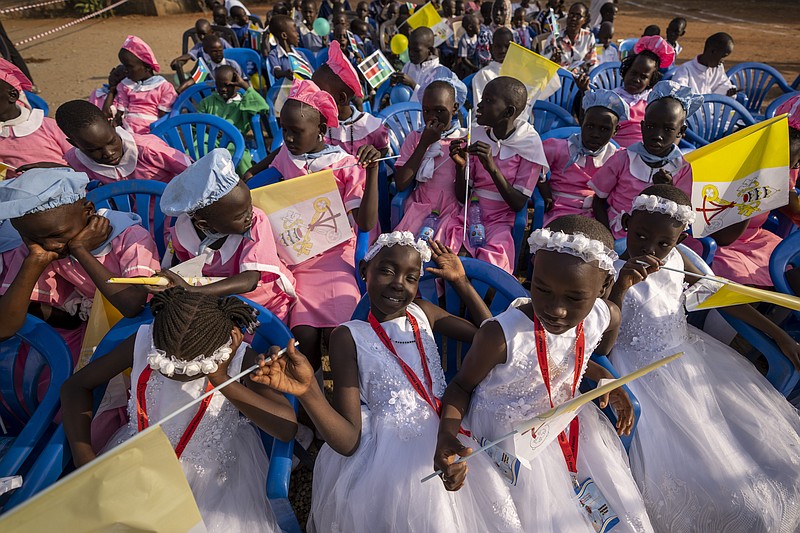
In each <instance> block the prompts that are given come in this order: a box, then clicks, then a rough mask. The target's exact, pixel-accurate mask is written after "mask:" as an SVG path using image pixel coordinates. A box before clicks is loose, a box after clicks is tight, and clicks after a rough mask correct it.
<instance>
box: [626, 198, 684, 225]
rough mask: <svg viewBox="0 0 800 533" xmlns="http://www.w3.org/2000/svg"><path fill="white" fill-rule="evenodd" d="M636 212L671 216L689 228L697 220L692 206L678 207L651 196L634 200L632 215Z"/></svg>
mask: <svg viewBox="0 0 800 533" xmlns="http://www.w3.org/2000/svg"><path fill="white" fill-rule="evenodd" d="M634 211H649V212H651V213H662V214H664V215H669V216H670V217H672V218H674V219H675V220H677V221H678V222H682V223H683V224H684V225H685V226H686V227H687V228H688V227H689V225H690V224H691V223H692V222H694V218H695V213H694V211H692V208H691V206H688V205H678V203H676V202H673V201H672V200H667V199H666V198H662V197H660V196H655V195H650V194H640V195H639V196H637V197H636V198H634V199H633V208H631V213H633V212H634Z"/></svg>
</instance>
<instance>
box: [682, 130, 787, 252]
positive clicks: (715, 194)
mask: <svg viewBox="0 0 800 533" xmlns="http://www.w3.org/2000/svg"><path fill="white" fill-rule="evenodd" d="M685 159H686V161H687V162H688V163H689V164H691V166H692V206H693V207H694V209H695V211H696V212H697V215H698V216H697V218H696V220H695V222H694V224H693V225H692V233H693V234H694V236H695V237H705V236H707V235H710V234H712V233H714V232H715V231H719V230H721V229H723V228H726V227H728V226H731V225H733V224H736V223H737V222H741V221H743V220H747V219H749V218H752V217H755V216H757V215H760V214H762V213H766V212H769V211H771V210H772V209H777V208H779V207H783V206H785V205H786V204H787V203H789V126H788V122H787V120H786V115H781V116H779V117H775V118H771V119H768V120H765V121H764V122H759V123H758V124H755V125H753V126H749V127H747V128H745V129H743V130H741V131H737V132H736V133H733V134H731V135H728V136H727V137H724V138H722V139H720V140H718V141H716V142H713V143H711V144H709V145H706V146H703V147H702V148H699V149H697V150H695V151H693V152H691V153H689V154H687V155H686V156H685Z"/></svg>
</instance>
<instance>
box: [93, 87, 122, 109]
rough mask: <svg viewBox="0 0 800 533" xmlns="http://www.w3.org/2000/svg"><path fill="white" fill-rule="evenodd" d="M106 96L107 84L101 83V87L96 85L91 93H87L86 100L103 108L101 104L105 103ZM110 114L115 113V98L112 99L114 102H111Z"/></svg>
mask: <svg viewBox="0 0 800 533" xmlns="http://www.w3.org/2000/svg"><path fill="white" fill-rule="evenodd" d="M106 96H108V85H103V86H102V87H98V88H97V89H95V90H94V91H92V94H90V95H89V98H87V100H88V101H89V103H90V104H94V105H95V106H97V107H98V108H99V109H103V106H104V105H105V104H106ZM111 114H112V115H116V114H117V99H116V98H115V99H114V103H113V104H111Z"/></svg>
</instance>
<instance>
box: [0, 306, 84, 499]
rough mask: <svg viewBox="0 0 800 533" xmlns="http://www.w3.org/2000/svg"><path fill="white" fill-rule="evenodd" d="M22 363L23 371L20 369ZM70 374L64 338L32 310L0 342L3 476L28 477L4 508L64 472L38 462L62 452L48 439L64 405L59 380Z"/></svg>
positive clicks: (0, 465)
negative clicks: (44, 380)
mask: <svg viewBox="0 0 800 533" xmlns="http://www.w3.org/2000/svg"><path fill="white" fill-rule="evenodd" d="M23 364H24V366H22V367H21V368H22V374H21V375H19V372H18V371H17V370H19V367H20V365H23ZM45 369H48V370H49V373H50V383H49V385H48V387H47V391H46V392H45V393H44V396H43V397H42V399H41V401H39V384H40V378H41V377H42V375H43V372H44V371H45ZM71 374H72V353H71V352H70V350H69V348H67V345H66V344H65V343H64V340H63V339H62V338H61V336H60V335H59V334H58V333H56V331H55V330H54V329H53V328H51V327H50V326H48V325H47V324H46V323H45V322H44V321H42V320H40V319H38V318H36V317H34V316H31V315H28V316H27V318H26V319H25V323H24V324H23V325H22V328H20V330H19V331H18V332H17V333H16V334H15V335H14V336H13V337H11V338H10V339H8V340H6V341H4V342H3V343H1V344H0V398H2V402H0V416H2V418H3V421H4V423H5V426H6V430H7V431H8V434H6V435H0V477H5V476H13V475H22V476H23V479H24V483H23V486H22V487H21V488H19V489H17V490H16V492H14V493H12V495H11V497H10V499H9V501H8V503H7V504H6V505H5V506H4V510H8V509H10V508H11V507H13V506H14V505H17V504H18V503H21V502H23V501H24V500H25V499H27V498H29V497H30V496H31V495H33V494H35V493H36V492H38V491H39V490H41V489H42V488H44V487H46V486H47V485H49V484H50V483H53V482H54V481H55V480H56V479H57V478H58V475H59V474H60V471H58V472H54V471H51V470H43V469H41V468H39V469H35V466H36V463H37V462H39V461H43V462H48V461H53V460H55V459H56V458H57V454H58V452H57V451H56V450H53V449H51V448H49V447H48V446H46V445H45V443H47V442H48V441H49V440H50V439H51V438H52V436H53V433H54V431H55V430H56V425H55V424H54V423H53V418H54V417H55V415H56V412H57V411H58V410H59V408H60V406H61V400H60V392H61V385H63V384H64V382H65V381H66V380H67V378H68V377H69V376H70V375H71ZM62 455H63V449H62Z"/></svg>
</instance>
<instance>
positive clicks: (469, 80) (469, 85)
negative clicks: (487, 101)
mask: <svg viewBox="0 0 800 533" xmlns="http://www.w3.org/2000/svg"><path fill="white" fill-rule="evenodd" d="M474 77H475V74H470V75H469V76H467V77H466V78H464V79H463V80H461V81H462V82H464V85H466V86H467V102H469V105H470V107H472V108H473V109H475V106H476V105H478V102H476V101H474V98H475V96H474V95H473V94H472V79H473V78H474Z"/></svg>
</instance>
